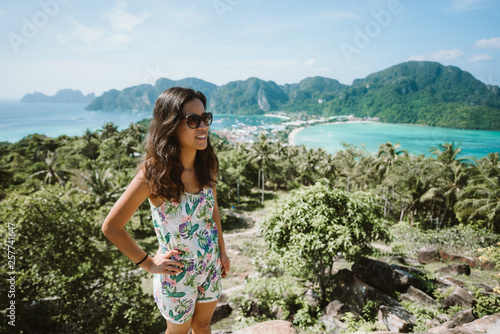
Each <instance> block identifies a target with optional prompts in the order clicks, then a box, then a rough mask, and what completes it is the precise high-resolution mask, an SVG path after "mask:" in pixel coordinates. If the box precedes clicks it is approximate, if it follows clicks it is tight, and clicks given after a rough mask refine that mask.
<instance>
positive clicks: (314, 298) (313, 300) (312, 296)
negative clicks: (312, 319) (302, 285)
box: [304, 289, 319, 308]
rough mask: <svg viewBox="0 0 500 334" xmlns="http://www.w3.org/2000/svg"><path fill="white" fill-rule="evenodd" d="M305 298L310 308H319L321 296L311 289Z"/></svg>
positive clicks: (307, 291)
mask: <svg viewBox="0 0 500 334" xmlns="http://www.w3.org/2000/svg"><path fill="white" fill-rule="evenodd" d="M304 298H305V300H306V303H307V304H308V305H309V306H312V307H313V308H314V307H317V306H319V296H318V295H317V294H316V292H314V291H313V290H311V289H307V290H306V292H305V294H304Z"/></svg>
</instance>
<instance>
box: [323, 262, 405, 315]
mask: <svg viewBox="0 0 500 334" xmlns="http://www.w3.org/2000/svg"><path fill="white" fill-rule="evenodd" d="M334 277H335V278H334V280H335V288H334V289H333V292H332V295H333V297H334V298H335V299H337V300H338V301H340V302H342V303H344V304H346V305H348V306H349V312H352V313H354V314H355V315H356V314H361V310H362V309H363V307H364V306H365V304H366V302H367V301H369V300H379V301H381V302H382V304H384V305H389V306H392V305H394V306H396V305H399V304H398V302H397V301H396V300H395V299H394V298H392V297H390V296H388V295H387V294H385V293H383V292H382V291H380V290H378V289H376V288H374V287H372V286H370V285H368V284H366V283H365V282H363V281H361V280H360V279H358V278H357V277H356V276H354V274H353V273H352V272H351V271H350V270H348V269H341V270H339V272H338V273H337V274H336V275H335V276H334Z"/></svg>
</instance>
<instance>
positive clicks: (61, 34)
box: [0, 0, 500, 98]
mask: <svg viewBox="0 0 500 334" xmlns="http://www.w3.org/2000/svg"><path fill="white" fill-rule="evenodd" d="M499 18H500V1H497V0H440V1H435V0H418V1H417V0H370V1H356V0H337V1H333V0H316V1H303V0H275V1H272V0H268V1H264V0H184V1H182V0H136V1H132V0H110V1H96V0H88V1H83V0H39V1H8V2H7V1H2V3H1V4H0V35H1V36H2V38H1V39H0V78H1V81H0V98H20V97H22V96H23V95H24V94H26V93H32V92H34V91H39V92H42V93H45V94H48V95H53V94H55V93H56V92H57V91H58V90H59V89H64V88H71V89H79V90H81V91H82V92H83V93H85V94H87V93H91V92H94V93H96V94H97V95H100V94H102V93H103V92H104V91H107V90H110V89H123V88H126V87H130V86H133V85H138V84H142V83H149V84H154V82H155V81H156V79H158V78H160V77H166V78H170V79H174V80H177V79H182V78H186V77H197V78H200V79H203V80H206V81H209V82H212V83H215V84H217V85H222V84H225V83H228V82H229V81H234V80H245V79H247V78H249V77H258V78H261V79H264V80H273V81H275V82H276V83H278V84H285V83H296V82H299V81H300V80H302V79H304V78H306V77H311V76H324V77H329V78H334V79H337V80H339V81H340V82H341V83H344V84H351V83H352V81H353V80H354V79H356V78H364V77H366V76H367V75H368V74H370V73H374V72H377V71H380V70H383V69H385V68H388V67H390V66H392V65H396V64H399V63H401V62H405V61H408V60H432V61H438V62H440V63H442V64H444V65H453V66H458V67H460V68H462V69H463V70H465V71H468V72H471V73H472V74H473V75H474V76H475V77H476V78H478V79H480V80H481V81H483V82H485V83H487V84H494V85H499V84H500V20H499Z"/></svg>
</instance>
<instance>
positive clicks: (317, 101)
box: [87, 61, 500, 130]
mask: <svg viewBox="0 0 500 334" xmlns="http://www.w3.org/2000/svg"><path fill="white" fill-rule="evenodd" d="M174 85H176V86H183V87H190V88H194V89H195V90H200V91H202V92H203V93H205V95H207V98H208V100H209V103H208V109H209V110H211V111H213V112H215V113H227V114H264V113H266V112H270V111H287V112H295V111H303V112H307V113H309V114H315V115H328V116H333V115H349V114H353V115H354V116H357V117H365V116H371V117H379V118H380V120H381V121H383V122H389V123H409V124H422V125H431V126H441V127H450V128H461V129H479V130H500V91H499V87H498V86H491V85H486V84H484V83H483V82H481V81H479V80H477V79H476V78H474V77H473V76H472V75H471V74H470V73H468V72H465V71H462V70H461V69H460V68H458V67H454V66H444V65H441V64H439V63H436V62H428V61H409V62H405V63H401V64H398V65H395V66H392V67H390V68H388V69H385V70H382V71H380V72H376V73H373V74H370V75H368V76H367V77H366V78H364V79H356V80H355V81H354V82H353V84H352V85H351V86H348V85H343V84H341V83H340V82H338V81H337V80H334V79H329V78H324V77H312V78H306V79H304V80H302V81H301V82H299V83H296V84H286V85H278V84H276V83H275V82H273V81H264V80H261V79H259V78H249V79H247V80H244V81H232V82H229V83H227V84H225V85H222V86H216V85H214V84H212V83H209V82H206V81H203V80H200V79H196V78H187V79H183V80H179V81H173V80H169V79H159V80H158V81H157V82H156V83H155V85H154V86H152V85H139V86H134V87H130V88H126V89H124V90H122V91H117V90H110V91H108V92H105V93H104V94H103V95H102V96H99V97H97V98H96V99H95V100H94V101H93V102H92V103H91V104H89V105H88V106H87V109H88V110H152V108H153V105H154V101H155V100H156V98H157V97H158V95H159V94H160V93H161V92H162V91H163V90H165V89H166V88H169V87H171V86H174Z"/></svg>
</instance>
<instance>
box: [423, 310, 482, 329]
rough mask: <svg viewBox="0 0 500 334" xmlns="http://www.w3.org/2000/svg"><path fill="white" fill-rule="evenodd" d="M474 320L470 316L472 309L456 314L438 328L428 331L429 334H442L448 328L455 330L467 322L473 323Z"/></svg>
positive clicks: (471, 315)
mask: <svg viewBox="0 0 500 334" xmlns="http://www.w3.org/2000/svg"><path fill="white" fill-rule="evenodd" d="M475 319H476V318H475V317H474V315H473V314H472V309H471V308H470V309H467V310H463V311H460V312H458V313H457V314H455V315H454V316H453V318H451V320H449V321H447V322H445V323H442V324H441V325H439V326H436V327H433V328H431V329H429V330H428V332H429V333H442V332H443V331H444V330H446V329H449V328H455V327H458V326H462V325H464V324H467V323H469V322H472V321H474V320H475Z"/></svg>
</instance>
